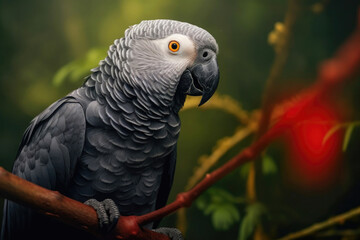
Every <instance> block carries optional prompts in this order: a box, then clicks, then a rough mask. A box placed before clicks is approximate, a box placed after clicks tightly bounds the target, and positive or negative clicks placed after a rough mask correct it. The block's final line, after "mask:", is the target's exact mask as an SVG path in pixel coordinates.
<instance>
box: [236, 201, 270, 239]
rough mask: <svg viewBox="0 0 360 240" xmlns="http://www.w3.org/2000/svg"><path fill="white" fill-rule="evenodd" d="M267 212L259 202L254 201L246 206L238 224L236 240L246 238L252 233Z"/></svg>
mask: <svg viewBox="0 0 360 240" xmlns="http://www.w3.org/2000/svg"><path fill="white" fill-rule="evenodd" d="M266 213H267V209H266V207H265V206H264V205H263V204H261V203H254V204H251V205H249V206H248V207H247V208H246V214H245V216H244V218H243V220H242V222H241V224H240V230H239V237H238V240H247V239H249V238H250V237H251V235H252V234H253V232H254V230H255V228H256V226H257V225H258V224H259V223H260V222H261V218H262V217H263V216H264V215H265V214H266Z"/></svg>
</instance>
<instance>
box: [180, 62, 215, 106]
mask: <svg viewBox="0 0 360 240" xmlns="http://www.w3.org/2000/svg"><path fill="white" fill-rule="evenodd" d="M219 78H220V73H219V67H218V64H217V61H216V58H215V57H213V58H212V59H210V60H209V61H206V62H202V63H197V64H195V65H194V66H193V67H191V68H189V69H186V70H185V72H184V73H183V75H182V76H181V81H182V82H183V83H185V84H184V85H185V86H187V89H186V90H185V89H184V90H185V91H184V92H185V93H186V94H188V95H191V96H200V95H202V98H201V101H200V103H199V106H201V105H203V104H204V103H206V102H207V101H208V100H209V99H210V98H211V97H212V95H213V94H214V93H215V91H216V88H217V86H218V84H219Z"/></svg>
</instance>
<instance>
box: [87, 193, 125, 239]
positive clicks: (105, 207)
mask: <svg viewBox="0 0 360 240" xmlns="http://www.w3.org/2000/svg"><path fill="white" fill-rule="evenodd" d="M84 204H86V205H89V206H91V207H93V208H94V209H95V210H96V213H97V216H98V219H99V227H100V230H101V231H103V232H104V233H108V232H110V231H111V230H112V229H113V228H114V227H115V226H116V223H117V221H118V219H119V217H120V213H119V209H118V207H117V206H116V204H115V202H114V201H113V200H111V199H109V198H108V199H105V200H104V201H102V202H99V201H98V200H96V199H89V200H87V201H86V202H84Z"/></svg>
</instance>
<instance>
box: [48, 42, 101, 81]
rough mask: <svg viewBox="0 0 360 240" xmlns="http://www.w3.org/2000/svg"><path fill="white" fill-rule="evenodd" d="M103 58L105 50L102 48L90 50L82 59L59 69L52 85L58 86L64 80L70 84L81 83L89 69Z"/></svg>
mask: <svg viewBox="0 0 360 240" xmlns="http://www.w3.org/2000/svg"><path fill="white" fill-rule="evenodd" d="M105 56H106V50H105V49H104V48H94V49H90V50H89V51H88V52H87V53H86V55H85V56H84V57H83V58H81V59H77V60H74V61H71V62H69V63H68V64H66V65H65V66H63V67H61V68H60V69H59V70H58V71H57V72H56V73H55V75H54V78H53V83H54V85H55V86H59V85H61V84H63V83H64V82H65V81H66V80H69V81H71V82H76V81H82V80H83V78H84V77H85V76H86V75H89V74H90V69H92V68H94V67H95V66H97V65H98V63H99V61H100V60H101V59H103V58H104V57H105Z"/></svg>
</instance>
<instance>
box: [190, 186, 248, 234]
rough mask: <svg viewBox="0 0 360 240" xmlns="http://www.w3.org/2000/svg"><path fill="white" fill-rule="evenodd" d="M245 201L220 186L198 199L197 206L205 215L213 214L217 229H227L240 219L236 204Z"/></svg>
mask: <svg viewBox="0 0 360 240" xmlns="http://www.w3.org/2000/svg"><path fill="white" fill-rule="evenodd" d="M239 203H242V204H244V203H245V200H244V199H242V198H237V197H235V196H233V195H232V194H231V193H229V192H227V191H226V190H224V189H220V188H215V187H214V188H210V189H209V190H208V191H206V192H205V193H204V194H202V195H201V196H200V197H199V198H198V199H197V200H196V206H197V207H198V208H199V209H200V210H202V211H203V213H204V214H205V215H211V220H212V224H213V226H214V227H215V229H217V230H222V231H226V230H228V229H229V228H230V227H231V226H232V225H233V224H235V223H236V222H238V221H239V220H240V213H239V210H238V208H237V207H236V204H239Z"/></svg>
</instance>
